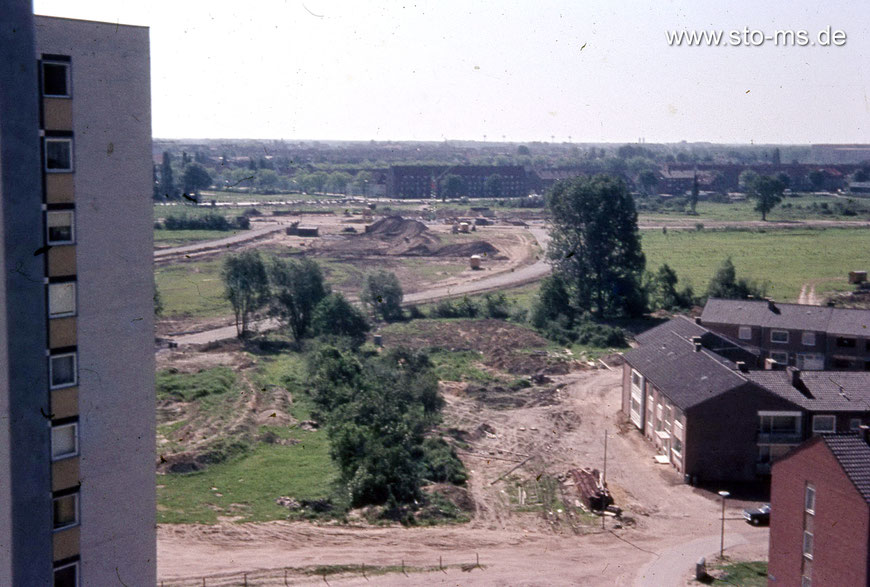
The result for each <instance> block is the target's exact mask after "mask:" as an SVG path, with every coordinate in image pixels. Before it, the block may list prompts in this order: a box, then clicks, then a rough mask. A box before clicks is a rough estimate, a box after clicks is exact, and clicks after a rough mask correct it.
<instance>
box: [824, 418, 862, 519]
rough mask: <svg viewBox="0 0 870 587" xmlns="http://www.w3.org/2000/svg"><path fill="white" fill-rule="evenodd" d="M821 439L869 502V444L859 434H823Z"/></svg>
mask: <svg viewBox="0 0 870 587" xmlns="http://www.w3.org/2000/svg"><path fill="white" fill-rule="evenodd" d="M822 440H823V442H824V443H825V444H826V445H827V446H828V448H829V449H830V450H831V453H833V455H834V458H836V459H837V462H838V463H840V466H841V467H843V471H845V472H846V476H847V477H848V478H849V480H850V481H851V482H852V484H853V485H855V489H857V490H858V493H860V494H861V496H862V497H863V498H864V500H865V501H867V502H870V446H868V445H867V442H866V441H865V440H864V439H863V438H862V437H861V434H856V433H853V434H823V435H822Z"/></svg>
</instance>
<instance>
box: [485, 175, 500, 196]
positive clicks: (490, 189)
mask: <svg viewBox="0 0 870 587" xmlns="http://www.w3.org/2000/svg"><path fill="white" fill-rule="evenodd" d="M503 186H504V178H503V177H502V176H501V175H499V174H498V173H493V174H492V175H490V176H489V177H487V178H486V180H485V181H484V182H483V194H484V195H485V196H486V197H487V198H499V197H501V192H502V189H503Z"/></svg>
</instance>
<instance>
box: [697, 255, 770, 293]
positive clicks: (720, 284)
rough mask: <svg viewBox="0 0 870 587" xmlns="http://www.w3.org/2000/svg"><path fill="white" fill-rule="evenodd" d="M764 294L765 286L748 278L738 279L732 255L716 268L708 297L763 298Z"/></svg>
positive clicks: (708, 287) (708, 288)
mask: <svg viewBox="0 0 870 587" xmlns="http://www.w3.org/2000/svg"><path fill="white" fill-rule="evenodd" d="M764 294H765V291H764V288H763V287H759V286H757V285H756V284H755V283H752V282H750V281H747V280H746V279H739V280H738V279H737V270H736V269H735V268H734V263H733V262H732V261H731V257H727V258H726V259H725V260H724V261H722V264H721V265H719V268H718V269H716V273H714V274H713V279H711V280H710V284H709V285H708V286H707V297H709V298H725V299H746V298H749V297H757V298H761V297H764Z"/></svg>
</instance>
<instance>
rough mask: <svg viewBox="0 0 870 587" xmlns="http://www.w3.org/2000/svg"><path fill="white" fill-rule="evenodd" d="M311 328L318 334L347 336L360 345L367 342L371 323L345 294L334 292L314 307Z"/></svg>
mask: <svg viewBox="0 0 870 587" xmlns="http://www.w3.org/2000/svg"><path fill="white" fill-rule="evenodd" d="M311 330H312V332H314V334H317V335H334V336H346V337H348V338H350V339H351V340H353V342H354V343H355V344H357V345H359V344H362V343H363V342H365V338H366V333H367V332H368V331H369V323H368V320H366V317H365V315H364V314H363V313H362V312H360V311H359V309H357V308H356V307H355V306H354V305H353V304H351V303H350V302H348V301H347V300H346V299H345V297H344V296H343V295H341V294H340V293H332V294H329V295H328V296H326V297H325V298H323V299H322V300H320V303H318V304H317V306H316V307H315V308H314V314H313V315H312V317H311Z"/></svg>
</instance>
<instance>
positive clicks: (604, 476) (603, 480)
mask: <svg viewBox="0 0 870 587" xmlns="http://www.w3.org/2000/svg"><path fill="white" fill-rule="evenodd" d="M601 485H602V486H603V487H602V489H604V490H607V430H605V431H604V470H603V471H602V473H601ZM606 517H607V507H606V506H605V508H604V509H603V510H601V529H602V530H605V529H606V528H605V527H604V525H605V522H604V519H605V518H606Z"/></svg>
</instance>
